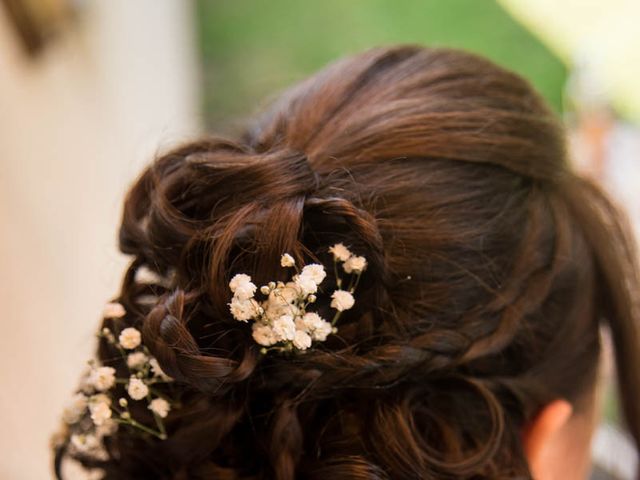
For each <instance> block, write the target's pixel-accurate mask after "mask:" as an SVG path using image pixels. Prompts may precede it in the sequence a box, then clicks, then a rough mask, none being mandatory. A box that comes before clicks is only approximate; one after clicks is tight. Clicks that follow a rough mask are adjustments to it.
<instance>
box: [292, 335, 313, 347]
mask: <svg viewBox="0 0 640 480" xmlns="http://www.w3.org/2000/svg"><path fill="white" fill-rule="evenodd" d="M293 346H294V347H296V348H299V349H300V350H306V349H307V348H309V347H310V346H311V336H309V334H308V333H307V332H305V331H303V330H296V333H295V335H294V337H293Z"/></svg>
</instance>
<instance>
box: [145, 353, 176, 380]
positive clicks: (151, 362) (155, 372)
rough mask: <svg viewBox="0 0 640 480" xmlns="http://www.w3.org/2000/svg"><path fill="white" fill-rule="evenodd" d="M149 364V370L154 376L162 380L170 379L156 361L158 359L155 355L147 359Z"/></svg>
mask: <svg viewBox="0 0 640 480" xmlns="http://www.w3.org/2000/svg"><path fill="white" fill-rule="evenodd" d="M149 365H151V371H152V372H153V375H154V376H155V377H158V378H161V379H162V380H171V379H172V378H171V377H170V376H169V375H167V374H166V373H164V371H163V370H162V368H161V367H160V364H159V363H158V359H157V358H155V357H151V358H150V359H149Z"/></svg>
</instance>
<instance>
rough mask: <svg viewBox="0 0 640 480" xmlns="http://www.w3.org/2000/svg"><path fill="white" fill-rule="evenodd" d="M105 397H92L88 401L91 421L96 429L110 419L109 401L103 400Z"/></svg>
mask: <svg viewBox="0 0 640 480" xmlns="http://www.w3.org/2000/svg"><path fill="white" fill-rule="evenodd" d="M105 397H106V395H101V396H98V395H94V396H93V397H91V400H90V401H89V411H90V412H91V420H92V421H93V423H94V425H96V426H97V427H99V426H101V425H103V424H104V423H105V422H106V421H107V420H109V419H110V418H111V407H110V406H109V405H110V403H111V401H110V400H109V399H108V398H107V399H106V400H105Z"/></svg>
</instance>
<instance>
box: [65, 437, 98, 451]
mask: <svg viewBox="0 0 640 480" xmlns="http://www.w3.org/2000/svg"><path fill="white" fill-rule="evenodd" d="M71 445H73V446H74V447H75V448H76V449H77V450H78V451H79V452H83V453H85V452H89V451H91V450H95V449H96V448H98V447H99V446H100V441H99V440H98V438H97V437H96V436H95V435H92V434H90V433H89V434H81V433H74V434H73V435H71Z"/></svg>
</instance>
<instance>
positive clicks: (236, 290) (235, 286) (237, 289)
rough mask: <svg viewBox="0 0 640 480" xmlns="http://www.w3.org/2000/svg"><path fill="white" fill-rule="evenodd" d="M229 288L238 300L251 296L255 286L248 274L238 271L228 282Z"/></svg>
mask: <svg viewBox="0 0 640 480" xmlns="http://www.w3.org/2000/svg"><path fill="white" fill-rule="evenodd" d="M229 288H230V289H231V291H232V292H233V294H234V296H236V297H237V298H239V299H240V300H248V299H249V298H251V297H253V295H254V294H255V292H256V288H257V287H256V286H255V284H254V283H253V282H252V281H251V277H250V276H249V275H246V274H244V273H238V274H236V275H234V276H233V278H232V279H231V281H230V282H229Z"/></svg>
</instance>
